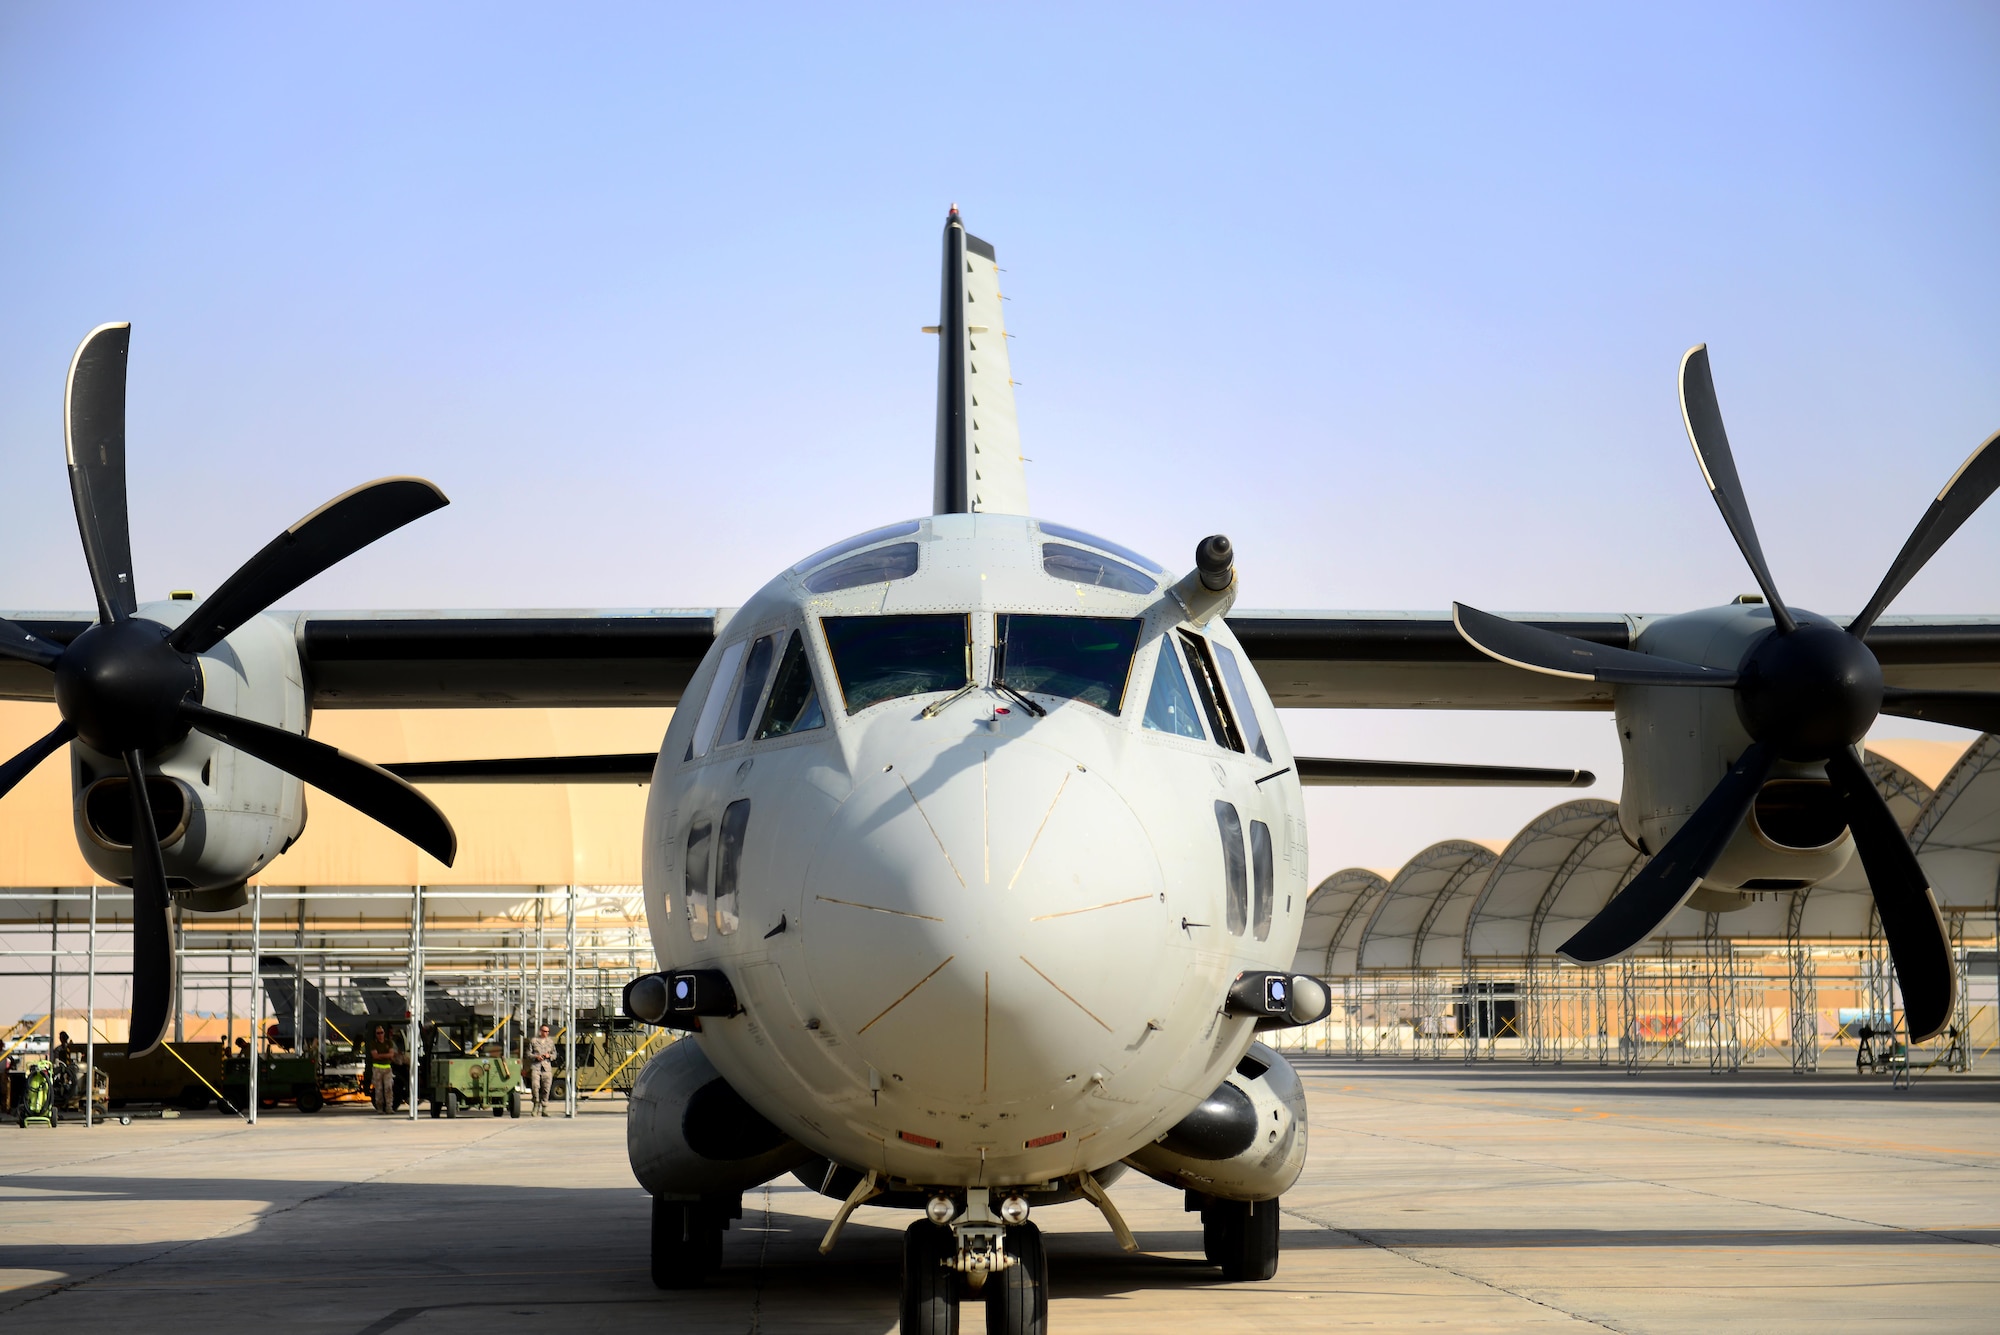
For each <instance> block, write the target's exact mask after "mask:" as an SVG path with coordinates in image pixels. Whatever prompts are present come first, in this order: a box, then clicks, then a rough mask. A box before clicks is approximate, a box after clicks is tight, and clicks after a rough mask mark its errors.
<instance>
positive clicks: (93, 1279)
mask: <svg viewBox="0 0 2000 1335" xmlns="http://www.w3.org/2000/svg"><path fill="white" fill-rule="evenodd" d="M249 1129H250V1128H249V1127H247V1126H246V1127H244V1128H243V1131H242V1132H236V1133H225V1134H243V1132H247V1131H249ZM506 1131H507V1127H505V1126H501V1127H499V1128H497V1129H495V1130H493V1131H489V1132H487V1133H486V1134H485V1135H483V1136H480V1137H478V1138H477V1139H475V1140H470V1141H462V1142H460V1143H459V1144H456V1145H446V1146H444V1147H443V1148H441V1149H438V1150H436V1151H434V1152H433V1153H430V1154H426V1155H424V1156H423V1157H422V1158H418V1159H412V1160H410V1161H409V1162H408V1163H402V1164H397V1165H395V1166H394V1167H390V1168H384V1169H383V1170H382V1171H381V1172H379V1173H374V1174H371V1175H370V1176H368V1177H363V1178H357V1179H355V1180H354V1181H352V1182H342V1183H341V1184H340V1185H338V1186H334V1187H329V1188H327V1189H326V1190H325V1191H320V1192H315V1193H314V1194H312V1195H310V1196H302V1197H300V1198H299V1199H298V1200H295V1201H293V1202H292V1203H291V1204H289V1205H282V1206H279V1207H277V1208H275V1209H271V1210H263V1211H259V1212H257V1213H256V1214H253V1215H251V1216H250V1218H248V1219H238V1220H235V1221H233V1222H231V1223H228V1224H224V1225H223V1226H222V1227H220V1228H218V1229H216V1230H215V1231H214V1232H212V1233H204V1234H203V1235H202V1236H200V1237H198V1238H184V1239H182V1240H181V1241H179V1242H176V1243H172V1244H170V1245H168V1246H165V1247H162V1248H160V1250H158V1251H156V1252H152V1253H150V1254H148V1255H145V1256H138V1257H134V1258H133V1259H132V1260H129V1261H123V1262H120V1263H119V1264H117V1265H114V1266H107V1267H106V1268H105V1269H103V1270H100V1271H98V1272H97V1273H95V1274H92V1275H83V1276H80V1277H79V1278H76V1279H73V1280H68V1281H66V1282H64V1283H61V1284H51V1285H49V1286H48V1287H47V1288H45V1289H43V1290H42V1291H41V1292H40V1293H38V1294H35V1295H34V1296H33V1297H31V1298H25V1299H23V1300H22V1301H21V1302H20V1303H19V1304H18V1305H16V1306H15V1307H13V1308H12V1309H10V1310H12V1311H15V1312H18V1311H20V1310H22V1309H23V1308H25V1307H27V1306H28V1305H29V1304H30V1303H39V1302H44V1301H46V1300H48V1299H50V1298H53V1297H55V1296H56V1295H57V1294H61V1293H69V1292H72V1291H74V1290H77V1289H82V1288H85V1287H86V1286H88V1285H91V1284H95V1283H97V1282H98V1281H99V1280H103V1279H109V1278H110V1277H111V1276H113V1275H122V1274H124V1273H125V1272H126V1271H127V1270H132V1269H134V1268H136V1267H138V1266H142V1265H151V1264H152V1263H153V1262H155V1261H159V1260H164V1259H165V1258H167V1257H169V1256H172V1255H173V1254H174V1253H176V1252H183V1251H186V1250H187V1249H188V1248H190V1247H198V1246H200V1245H202V1244H203V1243H206V1242H214V1241H216V1240H217V1239H218V1238H226V1237H229V1236H230V1235H231V1234H233V1233H236V1232H239V1231H241V1230H245V1229H249V1228H254V1227H259V1226H261V1225H263V1223H264V1222H265V1221H266V1220H271V1219H276V1218H278V1217H279V1216H280V1215H287V1214H290V1213H291V1212H292V1211H294V1210H296V1209H299V1208H300V1207H301V1206H306V1205H311V1204H312V1203H313V1202H315V1201H323V1200H326V1199H327V1198H328V1197H330V1196H338V1195H339V1194H340V1193H341V1192H343V1191H348V1190H351V1189H353V1188H355V1187H365V1186H367V1185H368V1184H369V1183H371V1182H379V1181H381V1180H382V1179H383V1178H385V1177H388V1176H389V1175H391V1174H392V1173H401V1172H405V1171H407V1170H409V1169H412V1168H415V1167H417V1166H419V1165H421V1164H427V1163H429V1162H430V1161H431V1160H433V1159H437V1158H442V1157H443V1156H445V1155H447V1154H453V1153H456V1152H457V1151H459V1150H462V1149H468V1148H470V1147H471V1146H474V1145H478V1144H481V1143H483V1142H485V1141H488V1140H491V1139H493V1137H495V1136H498V1135H502V1134H504V1133H505V1132H506ZM207 1139H217V1137H207ZM107 1157H115V1156H107Z"/></svg>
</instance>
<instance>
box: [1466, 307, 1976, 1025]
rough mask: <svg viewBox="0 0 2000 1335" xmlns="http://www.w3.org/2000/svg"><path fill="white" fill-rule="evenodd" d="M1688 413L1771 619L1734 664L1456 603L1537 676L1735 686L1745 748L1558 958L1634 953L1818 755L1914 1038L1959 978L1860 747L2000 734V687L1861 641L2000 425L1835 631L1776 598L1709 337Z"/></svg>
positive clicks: (1470, 637) (1686, 366) (1495, 649)
mask: <svg viewBox="0 0 2000 1335" xmlns="http://www.w3.org/2000/svg"><path fill="white" fill-rule="evenodd" d="M1680 389H1681V413H1682V417H1683V419H1684V421H1685V423H1686V426H1687V432H1688V439H1689V440H1690V441H1691V442H1692V443H1693V445H1694V453H1695V459H1696V461H1697V462H1698V463H1699V464H1700V465H1701V471H1702V477H1703V478H1704V479H1705V480H1706V481H1707V483H1708V488H1709V492H1710V494H1711V495H1713V496H1714V498H1715V504H1716V508H1717V509H1719V510H1720V511H1721V512H1722V518H1723V522H1724V523H1726V524H1727V525H1728V526H1729V531H1730V534H1731V535H1732V536H1733V537H1734V538H1735V539H1736V546H1737V548H1738V550H1740V551H1741V552H1742V553H1743V559H1744V560H1745V562H1747V563H1748V564H1749V566H1750V570H1751V573H1752V574H1753V575H1754V576H1755V577H1756V580H1757V583H1758V585H1759V587H1761V588H1762V589H1763V591H1764V598H1765V601H1766V603H1767V604H1768V605H1769V607H1770V609H1771V619H1772V626H1771V629H1770V630H1769V631H1767V632H1765V634H1764V635H1763V636H1762V637H1761V638H1760V639H1758V640H1757V642H1756V643H1755V644H1754V645H1752V647H1751V649H1750V651H1749V653H1748V654H1746V655H1745V656H1744V658H1743V661H1742V662H1741V663H1740V664H1738V666H1737V668H1736V669H1735V670H1734V671H1730V670H1728V669H1724V668H1714V667H1704V666H1701V665H1699V664H1695V663H1684V662H1678V661H1675V660H1673V659H1669V658H1664V657H1661V656H1660V655H1657V654H1648V653H1641V652H1637V651H1634V650H1627V649H1614V648H1607V647H1605V646H1602V645H1595V644H1590V643H1588V642H1586V641H1583V640H1579V639H1574V638H1572V637H1570V636H1567V635H1562V634H1559V633H1557V632H1554V631H1548V630H1543V629H1540V628H1539V627H1534V626H1525V625H1522V624H1520V623H1518V622H1513V621H1508V620H1505V619H1504V618H1501V617H1496V616H1493V615H1491V614H1489V613H1486V612H1481V611H1479V610H1478V609H1476V608H1471V607H1466V606H1464V605H1463V604H1454V606H1453V609H1452V615H1453V619H1454V620H1455V621H1456V623H1457V625H1458V630H1459V634H1460V635H1462V636H1463V637H1464V638H1465V639H1466V641H1467V642H1468V643H1470V644H1471V645H1472V646H1473V647H1474V648H1475V649H1478V650H1479V651H1480V652H1481V653H1484V654H1486V655H1488V656H1489V657H1491V658H1495V659H1498V660H1499V661H1501V662H1503V663H1510V664H1513V665H1514V666H1516V667H1522V668H1527V669H1529V670H1530V671H1534V672H1543V673H1550V674H1553V675H1557V676H1566V677H1579V678H1584V679H1588V680H1592V681H1601V682H1606V683H1610V684H1617V685H1643V686H1669V687H1682V686H1685V687H1697V688H1700V687H1706V688H1710V689H1728V690H1731V691H1733V692H1734V693H1735V699H1736V713H1737V717H1738V718H1739V719H1740V720H1741V721H1742V723H1743V727H1744V729H1745V731H1747V732H1748V733H1749V734H1750V737H1751V744H1750V745H1749V746H1748V747H1747V748H1745V750H1744V752H1743V754H1742V755H1740V756H1738V757H1737V759H1736V763H1735V764H1734V765H1732V766H1731V767H1730V770H1729V773H1728V774H1726V775H1724V776H1723V778H1722V780H1721V781H1720V782H1719V783H1717V784H1716V785H1715V787H1714V788H1713V789H1711V790H1710V791H1709V794H1708V796H1707V797H1706V798H1704V799H1703V800H1702V803H1701V805H1700V806H1699V807H1697V808H1696V809H1695V812H1694V814H1693V815H1692V816H1690V817H1689V818H1688V820H1687V822H1686V823H1685V824H1683V825H1682V826H1681V827H1680V829H1679V830H1678V831H1676V832H1675V834H1674V836H1673V838H1672V839H1670V840H1668V841H1667V845H1666V847H1664V848H1662V849H1661V850H1660V852H1659V855H1658V856H1656V857H1655V858H1653V859H1652V861H1650V862H1648V863H1647V864H1646V866H1645V868H1644V869H1643V870H1642V871H1641V872H1640V873H1639V874H1638V875H1637V876H1635V877H1633V878H1632V880H1631V882H1630V883H1629V884H1628V885H1626V886H1625V888H1624V889H1623V890H1621V891H1619V892H1618V894H1617V895H1616V896H1615V897H1614V898H1613V899H1612V900H1611V902H1610V903H1608V904H1606V905H1605V906H1604V908H1603V909H1602V910H1601V911H1600V912H1599V913H1598V915H1597V916H1596V917H1595V918H1593V919H1591V921H1590V922H1588V923H1586V924H1584V926H1583V927H1582V928H1581V929H1579V930H1578V931H1577V932H1576V934H1575V935H1573V936H1571V937H1570V939H1569V940H1568V941H1566V942H1564V943H1563V945H1562V947H1561V948H1560V950H1559V952H1558V953H1560V954H1561V955H1563V956H1565V957H1566V958H1568V959H1571V960H1575V961H1576V962H1578V963H1580V964H1602V963H1605V962H1606V961H1609V960H1614V959H1617V958H1619V957H1620V956H1622V955H1625V954H1627V953H1628V952H1630V951H1631V950H1633V949H1634V948H1635V947H1636V946H1638V944H1639V943H1640V942H1641V941H1643V940H1645V939H1646V938H1647V937H1648V936H1650V935H1651V934H1652V933H1653V932H1654V931H1656V930H1657V929H1658V928H1659V927H1660V925H1661V924H1662V923H1664V922H1665V921H1666V920H1667V919H1668V918H1669V917H1671V916H1672V915H1673V913H1674V911H1675V910H1676V909H1678V908H1680V906H1681V905H1682V904H1684V903H1686V902H1687V899H1688V896H1689V895H1691V894H1693V893H1694V891H1695V890H1696V889H1697V888H1698V887H1699V886H1700V885H1701V881H1702V878H1703V877H1704V876H1706V875H1707V874H1708V872H1709V870H1710V868H1712V867H1713V866H1714V865H1715V863H1716V860H1717V859H1718V858H1719V857H1721V856H1722V853H1723V850H1724V849H1725V848H1727V847H1728V845H1729V842H1730V840H1731V839H1732V838H1734V837H1735V834H1736V831H1737V829H1738V827H1739V826H1741V825H1742V823H1743V818H1744V816H1745V815H1746V814H1747V813H1748V812H1749V810H1750V807H1751V804H1752V803H1754V802H1755V801H1756V799H1757V794H1758V791H1759V790H1760V789H1761V788H1762V787H1763V785H1764V780H1765V779H1766V778H1768V777H1769V776H1770V773H1771V769H1772V766H1773V765H1775V764H1776V763H1777V762H1778V761H1780V760H1789V761H1803V762H1809V763H1819V762H1823V763H1824V764H1825V765H1826V776H1827V779H1828V781H1829V782H1830V783H1831V784H1832V787H1833V790H1834V793H1835V795H1836V797H1837V799H1838V801H1839V804H1840V810H1841V813H1842V815H1843V816H1844V817H1845V819H1846V821H1847V826H1848V829H1849V830H1850V831H1851V832H1852V834H1853V836H1854V844H1855V849H1856V851H1857V852H1858V853H1859V854H1860V855H1861V864H1862V867H1863V868H1864V869H1865V870H1866V871H1867V873H1868V884H1869V888H1870V890H1871V891H1872V893H1873V894H1874V897H1875V907H1876V912H1877V914H1878V915H1879V916H1880V918H1881V921H1882V932H1883V935H1884V936H1885V937H1887V938H1888V942H1889V952H1890V955H1891V956H1892V957H1893V958H1894V960H1895V963H1896V974H1897V977H1898V979H1899V981H1900V982H1901V984H1902V989H1903V1006H1904V1015H1905V1018H1906V1021H1907V1024H1908V1027H1909V1032H1910V1036H1911V1038H1912V1039H1913V1040H1921V1039H1926V1038H1929V1037H1931V1036H1932V1035H1933V1034H1935V1033H1937V1032H1938V1031H1939V1030H1941V1029H1942V1028H1944V1026H1945V1023H1946V1021H1947V1020H1948V1019H1949V1017H1950V1015H1951V1010H1952V1005H1953V1003H1954V1000H1955V996H1956V989H1957V977H1956V974H1955V972H1954V970H1953V968H1952V961H1951V947H1950V943H1949V941H1948V940H1947V938H1946V936H1945V930H1944V921H1943V919H1942V918H1941V917H1940V916H1939V914H1938V909H1937V902H1936V900H1935V899H1933V898H1932V896H1931V891H1930V882H1929V880H1928V879H1927V878H1926V877H1925V875H1924V871H1923V868H1922V867H1921V866H1920V865H1919V864H1918V862H1917V857H1916V854H1915V853H1914V852H1912V851H1911V849H1910V845H1909V841H1908V840H1907V839H1906V838H1904V836H1903V832H1902V830H1901V828H1900V827H1898V825H1897V824H1896V820H1895V817H1894V816H1893V815H1891V814H1890V811H1889V808H1888V806H1887V804H1886V803H1884V802H1883V800H1882V797H1881V795H1880V794H1879V793H1877V792H1876V790H1875V785H1874V784H1873V783H1872V782H1870V781H1869V778H1868V775H1867V772H1866V771H1865V770H1864V769H1863V768H1862V765H1861V761H1860V760H1859V759H1858V758H1857V757H1856V755H1855V752H1854V747H1855V745H1856V744H1857V743H1858V742H1860V741H1861V739H1862V738H1863V737H1865V736H1866V735H1867V733H1868V729H1869V727H1870V726H1871V725H1872V724H1873V723H1874V722H1875V719H1876V717H1877V716H1878V715H1879V714H1893V715H1897V716H1899V717H1903V718H1918V719H1927V720H1930V721H1933V722H1940V723H1952V724H1956V725H1958V726H1960V727H1967V728H1978V729H1980V730H1982V731H1987V732H1992V731H2000V693H1992V692H1986V691H1912V690H1901V689H1898V688H1896V687H1892V686H1884V685H1883V682H1882V667H1881V664H1880V663H1878V662H1877V661H1876V659H1875V654H1874V652H1873V651H1872V650H1870V649H1869V647H1868V644H1867V636H1868V632H1869V630H1870V629H1872V628H1873V627H1874V625H1875V622H1876V620H1877V619H1878V618H1879V617H1880V616H1881V614H1882V611H1883V609H1885V608H1886V607H1887V606H1888V605H1889V603H1890V601H1891V600H1892V599H1894V598H1895V596H1896V595H1897V594H1898V593H1899V592H1901V591H1902V589H1903V587H1904V586H1905V585H1907V584H1908V583H1909V582H1910V580H1911V579H1912V578H1914V577H1915V576H1916V574H1917V572H1918V571H1920V570H1922V569H1923V567H1924V564H1925V562H1927V561H1929V560H1930V558H1931V557H1932V556H1933V555H1934V554H1935V553H1936V552H1937V550H1938V549H1939V548H1940V547H1942V546H1943V545H1944V544H1945V541H1946V540H1947V539H1949V538H1950V537H1951V535H1952V534H1953V533H1955V532H1957V531H1958V528H1959V526H1960V525H1961V524H1963V523H1964V522H1965V521H1966V520H1967V519H1969V518H1970V517H1971V516H1972V514H1973V513H1974V512H1975V511H1976V510H1978V509H1979V507H1980V505H1981V504H1983V503H1984V502H1985V500H1986V498H1987V497H1988V496H1990V495H1992V494H1993V491H1994V490H1995V488H1996V487H2000V433H1995V434H1994V435H1992V436H1989V437H1988V438H1987V439H1986V441H1985V442H1984V443H1983V444H1981V445H1980V447H1979V448H1978V449H1976V450H1974V451H1973V452H1972V456H1971V457H1970V458H1969V459H1967V460H1966V461H1965V463H1964V464H1963V465H1961V466H1960V468H1959V470H1958V472H1957V473H1955V474H1953V475H1952V478H1951V481H1949V482H1947V483H1946V484H1945V487H1944V490H1943V491H1941V492H1939V493H1938V497H1937V499H1936V500H1935V501H1933V502H1932V503H1931V506H1930V508H1929V509H1928V510H1927V511H1925V512H1924V516H1923V518H1922V519H1921V520H1919V521H1918V523H1917V526H1916V529H1915V530H1914V531H1913V532H1912V533H1911V534H1910V537H1909V540H1908V541H1907V542H1905V543H1904V544H1903V550H1902V551H1901V552H1900V553H1898V554H1897V556H1896V559H1895V561H1894V562H1893V563H1891V565H1890V567H1889V572H1888V573H1887V574H1886V575H1884V576H1883V577H1882V583H1881V585H1880V586H1879V587H1878V588H1877V589H1876V590H1875V595H1874V597H1872V598H1870V599H1869V601H1868V605H1867V607H1866V608H1864V609H1863V610H1862V612H1861V614H1860V615H1859V616H1857V617H1856V618H1855V619H1854V620H1853V621H1852V622H1850V623H1849V624H1848V625H1847V626H1845V627H1842V626H1839V625H1836V624H1834V623H1833V622H1831V621H1828V620H1827V619H1826V618H1824V617H1820V616H1815V615H1814V614H1812V613H1810V612H1801V611H1795V610H1794V609H1792V608H1791V607H1789V606H1787V605H1786V603H1785V601H1784V599H1783V598H1782V597H1781V596H1780V595H1779V593H1778V586H1777V581H1776V580H1774V579H1773V578H1772V577H1771V572H1770V569H1769V567H1768V566H1767V565H1766V564H1765V561H1764V551H1763V547H1762V545H1761V544H1760V543H1759V542H1758V540H1757V528H1756V524H1755V523H1754V522H1753V521H1752V519H1751V517H1750V505H1749V502H1748V501H1747V500H1746V499H1745V498H1744V494H1743V484H1742V481H1741V480H1740V479H1739V478H1738V477H1737V475H1736V460H1735V458H1734V456H1733V455H1732V454H1731V453H1730V449H1729V437H1728V434H1727V433H1726V432H1725V431H1724V430H1723V426H1722V410H1721V408H1720V406H1719V405H1718V404H1717V402H1716V397H1715V383H1714V380H1713V378H1712V377H1711V375H1710V373H1709V367H1708V348H1707V345H1705V344H1704V345H1702V346H1700V347H1696V348H1692V349H1690V350H1689V351H1688V353H1687V355H1686V356H1685V357H1683V358H1682V359H1681V376H1680Z"/></svg>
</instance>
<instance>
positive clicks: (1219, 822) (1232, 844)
mask: <svg viewBox="0 0 2000 1335" xmlns="http://www.w3.org/2000/svg"><path fill="white" fill-rule="evenodd" d="M1215 823H1216V826H1217V827H1218V828H1219V829H1220V830H1221V833H1222V872H1223V875H1224V877H1225V878H1227V885H1226V886H1225V887H1224V888H1225V889H1227V891H1228V892H1229V903H1228V917H1229V930H1230V932H1231V933H1233V934H1234V935H1236V936H1241V935H1243V926H1244V924H1245V923H1246V922H1247V921H1248V920H1249V917H1250V912H1249V910H1250V878H1249V874H1248V869H1247V868H1245V867H1244V865H1243V820H1242V818H1241V817H1239V816H1238V815H1237V814H1236V808H1235V807H1232V806H1230V805H1229V803H1227V802H1217V803H1216V804H1215Z"/></svg>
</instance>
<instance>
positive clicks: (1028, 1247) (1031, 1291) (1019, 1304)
mask: <svg viewBox="0 0 2000 1335" xmlns="http://www.w3.org/2000/svg"><path fill="white" fill-rule="evenodd" d="M1006 1247H1007V1252H1008V1254H1009V1255H1010V1256H1012V1257H1013V1258H1014V1264H1013V1265H1010V1266H1008V1267H1007V1268H1006V1269H1005V1270H1002V1271H1001V1272H1000V1273H999V1274H997V1275H994V1276H991V1277H990V1278H988V1279H987V1281H986V1331H987V1335H1048V1329H1049V1254H1048V1252H1047V1251H1045V1250H1044V1249H1043V1247H1042V1230H1041V1229H1039V1228H1037V1227H1035V1225H1033V1224H1016V1225H1014V1226H1013V1227H1012V1228H1009V1229H1008V1230H1007V1242H1006Z"/></svg>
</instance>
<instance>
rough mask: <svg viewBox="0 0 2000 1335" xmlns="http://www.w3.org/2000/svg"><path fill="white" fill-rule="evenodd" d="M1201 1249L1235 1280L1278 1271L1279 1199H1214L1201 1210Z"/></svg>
mask: <svg viewBox="0 0 2000 1335" xmlns="http://www.w3.org/2000/svg"><path fill="white" fill-rule="evenodd" d="M1201 1240H1202V1250H1203V1252H1205V1253H1206V1254H1207V1256H1208V1259H1209V1260H1210V1261H1211V1262H1213V1263H1214V1264H1216V1265H1218V1266H1221V1267H1222V1277H1223V1279H1225V1280H1227V1281H1228V1282H1229V1283H1232V1284H1235V1283H1240V1282H1242V1281H1245V1280H1266V1279H1269V1278H1271V1277H1272V1276H1273V1275H1275V1274H1277V1273H1278V1202H1277V1200H1276V1199H1275V1198H1274V1199H1272V1200H1268V1201H1219V1200H1211V1201H1210V1202H1209V1203H1208V1204H1207V1205H1205V1206H1203V1207H1202V1211H1201Z"/></svg>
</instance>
